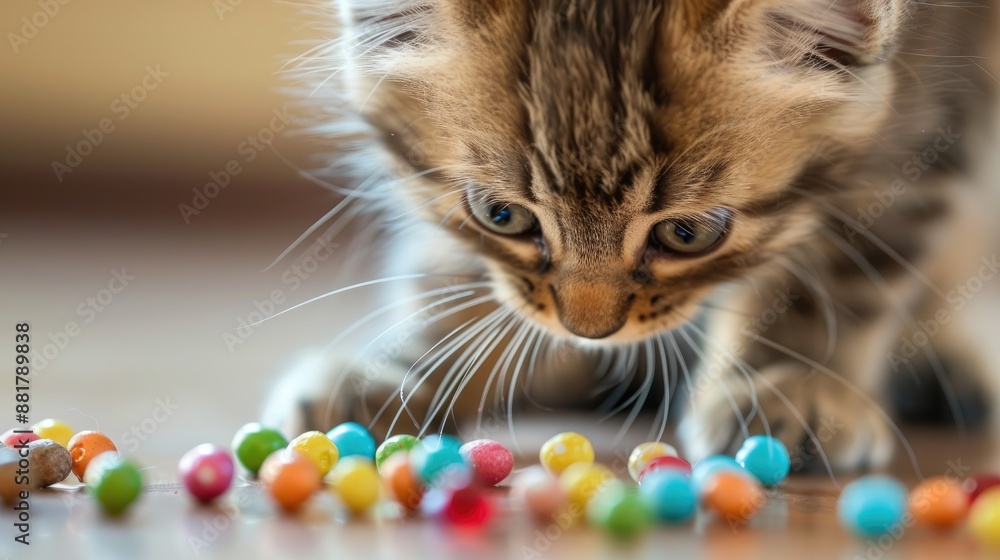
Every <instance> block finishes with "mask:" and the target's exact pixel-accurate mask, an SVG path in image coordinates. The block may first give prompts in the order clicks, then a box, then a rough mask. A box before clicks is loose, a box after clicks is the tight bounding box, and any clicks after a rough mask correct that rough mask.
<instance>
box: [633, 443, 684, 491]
mask: <svg viewBox="0 0 1000 560" xmlns="http://www.w3.org/2000/svg"><path fill="white" fill-rule="evenodd" d="M676 456H677V450H676V449H674V448H673V446H670V445H667V444H665V443H663V442H661V441H649V442H646V443H640V444H639V445H637V446H636V447H635V449H633V450H632V454H631V455H629V456H628V475H629V476H631V477H632V480H634V481H636V482H639V475H641V474H642V471H643V470H645V469H646V465H648V464H649V462H650V461H652V460H653V459H655V458H657V457H676Z"/></svg>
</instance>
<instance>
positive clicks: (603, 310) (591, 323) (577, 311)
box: [551, 280, 635, 339]
mask: <svg viewBox="0 0 1000 560" xmlns="http://www.w3.org/2000/svg"><path fill="white" fill-rule="evenodd" d="M551 290H552V298H553V299H554V300H555V305H556V312H557V313H558V314H559V320H560V321H561V322H562V324H563V326H564V327H566V330H568V331H569V332H571V333H573V334H575V335H576V336H579V337H582V338H591V339H600V338H607V337H609V336H611V335H613V334H615V333H616V332H618V331H619V330H621V328H622V327H623V326H625V323H626V322H627V321H628V311H629V308H630V307H631V304H632V300H633V299H635V294H632V293H629V292H628V291H627V290H626V289H624V288H622V287H621V286H620V285H618V284H616V283H613V282H607V281H599V280H597V281H595V280H572V281H565V282H561V283H560V284H559V286H558V287H556V286H552V287H551Z"/></svg>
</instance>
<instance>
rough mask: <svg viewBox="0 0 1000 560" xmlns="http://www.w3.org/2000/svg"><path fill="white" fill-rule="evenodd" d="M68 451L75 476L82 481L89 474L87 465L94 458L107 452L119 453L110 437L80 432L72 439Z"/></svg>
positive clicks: (99, 433) (91, 432)
mask: <svg viewBox="0 0 1000 560" xmlns="http://www.w3.org/2000/svg"><path fill="white" fill-rule="evenodd" d="M67 449H68V450H69V455H70V458H72V459H73V474H75V475H76V477H77V478H79V479H80V480H81V481H83V474H84V473H85V472H87V465H89V464H90V461H91V460H92V459H93V458H94V457H97V456H98V455H100V454H101V453H104V452H105V451H118V448H117V447H115V444H114V443H113V442H112V441H111V440H110V439H108V436H106V435H104V434H102V433H101V432H93V431H84V432H79V433H78V434H76V435H75V436H73V437H72V438H70V440H69V444H68V447H67Z"/></svg>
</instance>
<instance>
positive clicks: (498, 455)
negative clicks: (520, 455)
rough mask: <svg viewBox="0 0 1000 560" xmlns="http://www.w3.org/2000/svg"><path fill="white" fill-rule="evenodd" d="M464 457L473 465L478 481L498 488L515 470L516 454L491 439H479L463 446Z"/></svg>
mask: <svg viewBox="0 0 1000 560" xmlns="http://www.w3.org/2000/svg"><path fill="white" fill-rule="evenodd" d="M461 453H462V457H463V458H464V459H465V460H466V461H467V462H468V463H469V464H470V465H472V470H473V472H474V473H475V476H476V480H477V481H478V482H480V483H482V484H486V485H487V486H496V485H497V484H499V483H500V482H502V481H503V479H505V478H507V476H508V475H509V474H510V471H512V470H513V469H514V454H513V453H511V452H510V450H508V449H507V448H506V447H504V446H503V444H501V443H499V442H496V441H493V440H491V439H477V440H475V441H470V442H469V443H466V444H465V445H463V446H462V449H461Z"/></svg>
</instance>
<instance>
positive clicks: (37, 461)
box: [28, 439, 73, 488]
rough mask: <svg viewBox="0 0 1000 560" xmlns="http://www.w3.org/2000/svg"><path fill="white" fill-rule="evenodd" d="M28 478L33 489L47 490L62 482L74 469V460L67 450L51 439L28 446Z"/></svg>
mask: <svg viewBox="0 0 1000 560" xmlns="http://www.w3.org/2000/svg"><path fill="white" fill-rule="evenodd" d="M28 460H29V461H30V462H31V465H30V466H29V468H28V478H29V479H30V481H31V487H32V488H45V487H46V486H51V485H53V484H55V483H57V482H62V481H63V480H64V479H65V478H66V477H67V476H69V473H70V470H72V468H73V458H72V457H70V454H69V451H66V448H65V447H63V446H61V445H59V444H58V443H56V442H54V441H52V440H50V439H40V440H37V441H33V442H31V443H29V444H28Z"/></svg>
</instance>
